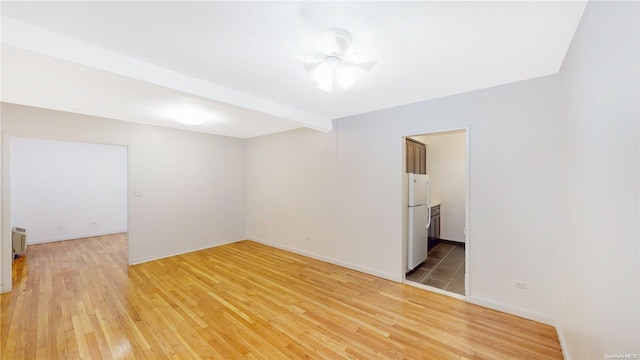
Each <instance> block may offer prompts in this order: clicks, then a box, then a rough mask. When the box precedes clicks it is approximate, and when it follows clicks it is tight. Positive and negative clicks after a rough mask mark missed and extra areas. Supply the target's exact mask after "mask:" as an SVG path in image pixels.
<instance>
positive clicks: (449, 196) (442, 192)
mask: <svg viewBox="0 0 640 360" xmlns="http://www.w3.org/2000/svg"><path fill="white" fill-rule="evenodd" d="M414 138H415V139H418V141H422V142H423V143H425V144H427V174H429V179H430V180H431V193H432V201H433V203H438V204H441V206H440V238H441V239H445V240H451V241H458V242H465V236H464V227H465V194H466V189H465V182H466V174H465V172H466V157H467V144H466V134H465V132H464V131H456V132H446V133H440V134H432V135H423V136H416V137H414Z"/></svg>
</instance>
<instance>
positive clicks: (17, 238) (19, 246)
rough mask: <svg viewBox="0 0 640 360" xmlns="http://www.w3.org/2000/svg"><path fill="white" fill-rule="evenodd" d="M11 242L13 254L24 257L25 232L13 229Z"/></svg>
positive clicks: (25, 246)
mask: <svg viewBox="0 0 640 360" xmlns="http://www.w3.org/2000/svg"><path fill="white" fill-rule="evenodd" d="M11 239H12V240H13V252H14V254H16V255H24V253H25V252H27V230H25V229H23V228H19V227H14V228H13V230H12V232H11Z"/></svg>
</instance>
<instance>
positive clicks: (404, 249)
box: [401, 126, 473, 301]
mask: <svg viewBox="0 0 640 360" xmlns="http://www.w3.org/2000/svg"><path fill="white" fill-rule="evenodd" d="M458 131H464V134H465V196H464V199H465V210H464V219H465V231H464V241H465V252H464V253H465V254H464V256H465V272H464V292H465V295H459V294H456V293H452V292H449V291H446V290H442V289H438V288H436V287H432V286H427V285H423V284H418V283H415V282H413V281H409V280H407V276H406V270H405V269H406V268H407V251H408V234H407V222H408V211H407V206H408V203H407V201H408V199H407V196H408V187H407V178H408V176H407V174H406V156H407V154H406V144H405V143H406V139H407V138H410V137H415V136H423V135H438V134H445V133H450V132H458ZM401 139H402V141H401V143H402V158H401V161H402V165H401V169H402V174H401V176H402V243H401V247H402V261H401V264H402V271H401V279H402V283H404V284H408V285H411V286H415V287H419V288H422V289H425V290H428V291H432V292H435V293H439V294H443V295H447V296H451V297H454V298H457V299H461V300H466V301H469V299H470V298H471V291H470V290H471V289H470V283H471V282H470V279H471V271H470V269H471V262H472V259H473V256H471V253H472V250H473V248H472V246H471V241H470V240H471V236H470V235H471V223H470V216H469V215H470V208H471V201H470V185H471V181H470V178H471V172H470V170H471V167H470V164H471V161H470V158H471V156H470V155H471V151H470V130H469V126H463V127H454V128H445V129H436V130H429V131H427V132H424V133H418V134H407V135H404V136H402V138H401ZM427 151H428V149H427Z"/></svg>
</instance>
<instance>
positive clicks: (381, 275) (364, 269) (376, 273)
mask: <svg viewBox="0 0 640 360" xmlns="http://www.w3.org/2000/svg"><path fill="white" fill-rule="evenodd" d="M247 240H251V241H255V242H257V243H260V244H263V245H267V246H271V247H274V248H276V249H280V250H285V251H289V252H292V253H294V254H298V255H302V256H306V257H309V258H312V259H314V260H319V261H324V262H327V263H330V264H333V265H337V266H342V267H344V268H347V269H351V270H355V271H359V272H361V273H365V274H369V275H372V276H377V277H379V278H382V279H386V280H390V281H393V282H397V283H401V282H402V281H403V279H402V276H399V275H397V274H391V273H386V272H382V271H378V270H375V269H371V268H368V267H365V266H359V265H356V264H353V263H349V262H345V261H340V260H337V259H334V258H330V257H326V256H322V255H319V254H316V253H313V252H310V251H304V250H300V249H298V248H294V247H289V246H286V245H282V244H278V243H276V242H271V241H268V240H264V239H260V238H257V237H254V236H247Z"/></svg>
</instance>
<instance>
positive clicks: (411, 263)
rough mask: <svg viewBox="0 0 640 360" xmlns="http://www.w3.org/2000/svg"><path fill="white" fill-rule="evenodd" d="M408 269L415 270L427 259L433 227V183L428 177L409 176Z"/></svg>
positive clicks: (420, 175)
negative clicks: (430, 230) (431, 226)
mask: <svg viewBox="0 0 640 360" xmlns="http://www.w3.org/2000/svg"><path fill="white" fill-rule="evenodd" d="M408 217H409V219H408V226H409V229H408V244H407V247H408V254H407V255H408V256H407V268H408V270H409V271H411V270H413V269H415V268H416V267H417V266H418V265H420V264H421V263H422V262H423V261H425V260H426V259H427V253H428V251H429V250H428V244H427V243H428V241H427V239H428V234H429V226H430V225H431V182H430V181H429V176H428V175H422V174H409V216H408Z"/></svg>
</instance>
